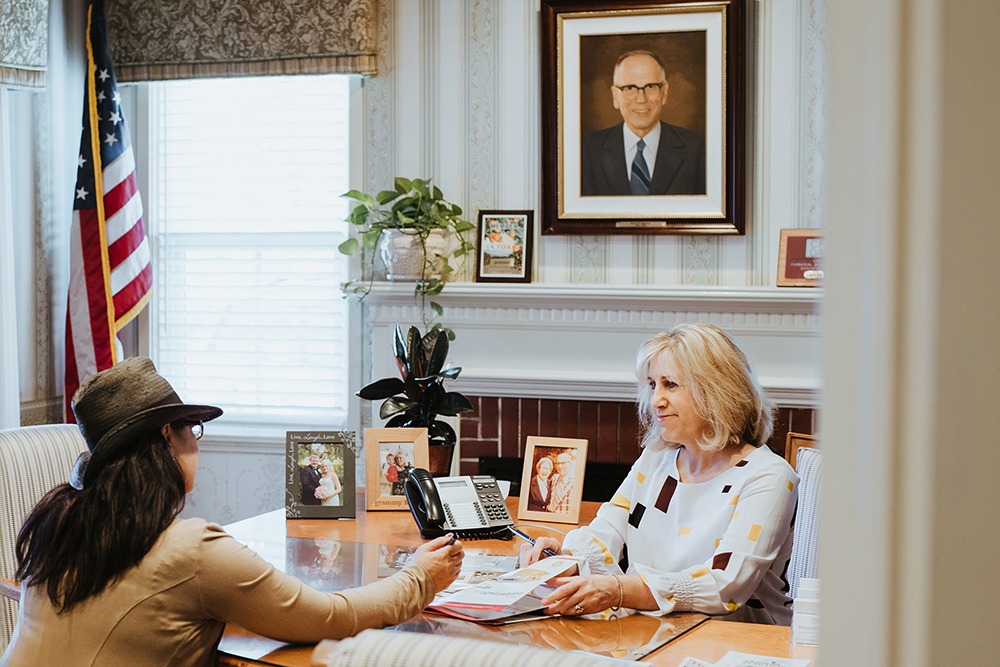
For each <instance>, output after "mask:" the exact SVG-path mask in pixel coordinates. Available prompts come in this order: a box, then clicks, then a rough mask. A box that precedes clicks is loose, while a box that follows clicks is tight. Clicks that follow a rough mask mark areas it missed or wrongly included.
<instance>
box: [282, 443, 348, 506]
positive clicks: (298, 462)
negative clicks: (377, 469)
mask: <svg viewBox="0 0 1000 667" xmlns="http://www.w3.org/2000/svg"><path fill="white" fill-rule="evenodd" d="M356 454H357V437H356V435H355V433H354V432H353V431H333V432H330V431H289V432H287V433H286V434H285V517H287V518H289V519H353V518H354V516H355V513H356V503H357V494H356V489H357V484H356V483H355V474H354V464H355V458H356Z"/></svg>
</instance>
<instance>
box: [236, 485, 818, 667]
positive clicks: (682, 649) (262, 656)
mask: <svg viewBox="0 0 1000 667" xmlns="http://www.w3.org/2000/svg"><path fill="white" fill-rule="evenodd" d="M516 505H517V499H516V498H512V499H509V500H508V506H509V507H510V508H511V515H512V516H514V515H516V512H517V507H516ZM357 507H359V508H361V507H364V502H363V498H359V501H358V504H357ZM598 507H599V503H588V502H585V503H583V507H582V510H581V513H580V522H581V523H588V522H590V520H591V519H593V517H594V514H596V512H597V508H598ZM544 525H547V526H550V527H552V528H554V529H556V530H559V531H563V532H565V531H566V530H568V529H570V528H572V526H570V525H568V524H544ZM226 530H228V531H229V533H230V534H231V535H233V536H234V537H235V538H236V539H238V540H240V541H241V542H244V543H245V544H247V545H248V546H250V548H252V549H253V550H254V551H256V552H257V553H259V554H260V555H261V556H263V557H264V558H266V559H267V560H269V561H271V562H274V563H283V562H284V561H285V558H286V538H290V537H291V538H312V539H313V540H331V541H338V542H342V543H345V544H347V543H353V544H352V546H358V547H359V548H361V549H364V550H366V551H365V556H364V563H363V566H362V568H361V569H362V570H365V569H366V567H368V566H372V567H373V565H372V563H371V558H370V556H371V555H372V554H375V555H377V554H378V553H379V552H378V549H379V547H378V546H377V545H384V544H386V545H396V546H402V547H412V546H419V545H420V544H422V543H423V540H422V539H421V538H420V534H419V532H418V531H417V528H416V524H415V523H414V522H413V517H412V516H411V515H410V513H409V512H402V511H380V512H365V511H364V510H361V509H359V510H358V516H357V519H355V520H346V519H340V520H336V519H329V520H317V519H297V520H289V521H286V520H285V517H284V510H276V511H274V512H269V513H267V514H262V515H260V516H257V517H254V518H252V519H247V520H244V521H239V522H237V523H234V524H231V525H229V526H227V527H226ZM525 530H526V532H528V533H529V534H530V535H532V536H540V535H543V534H545V533H546V532H548V531H546V530H544V529H541V528H531V527H529V528H526V529H525ZM550 534H551V533H550ZM520 545H521V542H520V540H512V541H503V540H484V541H466V542H465V547H466V551H467V553H483V554H486V553H488V554H510V555H514V554H517V553H518V551H519V549H520ZM355 558H356V560H355V563H358V562H360V561H361V558H360V556H358V555H357V554H356V555H355ZM347 574H348V575H349V576H355V575H356V573H353V572H351V573H347ZM372 579H373V575H372V573H371V572H362V574H361V575H360V576H357V577H356V578H355V579H354V580H352V581H346V582H345V586H351V585H361V584H363V583H366V582H367V581H370V580H372ZM418 618H425V619H431V622H438V623H440V622H442V617H438V616H430V615H427V616H421V617H418ZM703 618H704V617H703V616H702V615H700V614H672V615H670V616H667V617H665V618H664V623H665V625H661V623H660V621H657V620H656V619H652V618H650V617H645V616H636V617H630V618H629V619H620V621H625V623H615V624H614V625H615V627H614V628H612V627H611V626H612V624H611V622H609V621H588V620H581V619H569V618H561V619H551V620H546V621H534V622H529V623H521V624H517V625H515V626H507V627H506V628H504V627H499V628H493V627H488V626H480V625H478V624H475V623H466V622H464V621H454V622H455V623H457V624H459V625H460V626H461V627H462V633H463V635H465V636H468V635H469V634H473V635H475V636H482V637H483V638H484V639H491V638H495V637H496V633H503V632H519V633H523V632H529V633H530V632H532V626H535V627H536V628H538V630H537V632H538V633H539V635H544V637H540V638H539V639H540V640H539V641H538V642H537V643H538V645H541V646H549V647H553V648H568V647H572V646H574V644H573V641H574V640H575V638H577V637H579V636H580V633H581V631H582V629H583V628H586V629H587V634H588V635H594V634H595V633H594V630H595V629H597V628H598V626H597V625H596V624H606V625H605V626H601V627H602V628H606V629H607V634H608V639H607V646H606V647H605V648H608V647H610V648H612V649H613V648H614V647H615V646H616V643H617V645H621V646H628V647H630V648H635V647H636V646H638V645H641V643H642V642H643V641H644V640H645V639H647V638H648V637H647V635H649V634H650V633H653V632H660V633H663V632H664V631H665V632H667V633H668V634H669V633H671V632H676V633H677V634H681V635H682V636H680V637H679V638H677V639H675V640H673V641H670V643H668V644H667V645H666V646H664V647H663V648H661V649H659V650H657V651H655V652H653V653H652V654H650V655H649V656H647V657H646V658H644V659H643V662H648V663H651V664H653V665H657V666H659V667H673V666H675V665H677V664H679V663H680V662H681V661H682V660H683V659H684V658H685V657H687V656H694V657H698V658H702V659H704V660H711V661H712V662H715V661H716V660H718V659H719V658H721V657H722V656H723V655H725V653H726V652H727V651H730V650H739V651H744V652H746V653H759V654H762V655H772V656H777V657H806V658H814V657H815V650H814V649H810V648H807V647H792V646H790V645H789V642H788V637H789V629H788V628H785V627H773V626H760V625H752V624H747V623H730V622H725V621H712V620H710V621H707V622H702V620H703ZM448 620H451V619H448ZM698 623H701V625H698V626H697V627H695V628H694V629H693V630H689V629H688V628H689V627H690V626H691V625H696V624H698ZM587 624H590V625H589V626H588V625H587ZM652 626H656V627H655V628H654V627H652ZM671 626H676V629H673V628H672V627H671ZM491 635H492V637H491ZM592 640H594V641H598V642H600V641H601V640H600V638H592ZM323 644H324V645H325V646H326V647H330V646H332V645H333V644H334V642H324V643H323ZM563 644H565V646H564V645H563ZM314 649H315V647H314V646H312V645H288V644H285V643H282V642H278V641H274V640H271V639H267V638H264V637H260V636H259V635H255V634H252V633H249V632H247V631H245V630H243V629H242V628H239V627H234V626H232V625H230V626H227V628H226V632H225V634H224V636H223V638H222V643H221V644H220V646H219V658H218V664H219V665H225V666H227V667H249V666H251V665H273V666H275V667H303V666H306V665H309V664H310V662H311V657H312V655H313V652H314Z"/></svg>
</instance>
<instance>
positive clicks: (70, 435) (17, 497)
mask: <svg viewBox="0 0 1000 667" xmlns="http://www.w3.org/2000/svg"><path fill="white" fill-rule="evenodd" d="M86 448H87V445H86V443H85V442H84V441H83V436H81V435H80V430H79V429H78V428H77V427H76V425H75V424H47V425H44V426H25V427H23V428H14V429H8V430H5V431H0V578H2V579H8V580H13V579H14V570H15V569H16V568H17V561H16V560H15V558H14V543H15V541H16V540H17V533H18V531H19V530H20V529H21V524H22V523H24V519H25V517H27V516H28V513H29V512H30V511H31V508H32V507H34V506H35V504H36V503H37V502H38V501H39V500H41V498H42V496H44V495H45V494H46V493H48V492H49V491H50V490H51V489H52V488H54V487H56V486H58V485H59V484H64V483H66V482H67V481H68V480H69V473H70V470H71V469H72V468H73V463H75V462H76V457H77V456H78V455H79V454H80V452H82V451H83V450H85V449H86ZM8 592H9V586H8ZM16 620H17V604H16V603H15V602H14V601H13V600H11V599H10V596H9V595H3V596H0V653H2V652H3V650H4V649H5V648H7V644H8V643H10V637H11V632H12V631H13V629H14V622H15V621H16Z"/></svg>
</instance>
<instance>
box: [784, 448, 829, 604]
mask: <svg viewBox="0 0 1000 667" xmlns="http://www.w3.org/2000/svg"><path fill="white" fill-rule="evenodd" d="M822 462H823V458H822V452H820V450H818V449H813V448H811V447H800V448H799V450H798V452H797V456H796V464H797V465H796V470H795V471H796V472H797V473H798V474H799V506H798V509H796V511H795V530H794V534H793V537H792V557H791V560H790V561H789V563H788V585H789V588H790V593H791V596H792V598H793V599H794V598H795V597H796V596H797V595H798V592H799V579H801V578H803V577H805V578H807V579H818V578H819V568H818V560H819V486H820V477H821V472H822V470H821V468H822Z"/></svg>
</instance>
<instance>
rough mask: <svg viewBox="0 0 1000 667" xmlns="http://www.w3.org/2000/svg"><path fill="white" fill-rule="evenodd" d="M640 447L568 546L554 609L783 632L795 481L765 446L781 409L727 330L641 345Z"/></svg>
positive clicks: (699, 327)
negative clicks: (569, 571)
mask: <svg viewBox="0 0 1000 667" xmlns="http://www.w3.org/2000/svg"><path fill="white" fill-rule="evenodd" d="M636 375H637V377H638V380H639V416H640V419H641V421H642V423H643V426H644V427H645V429H646V431H645V437H644V440H643V451H642V454H641V455H640V456H639V459H638V460H637V461H636V462H635V464H634V465H633V466H632V470H631V471H630V472H629V474H628V477H627V478H626V479H625V481H624V482H623V483H622V485H621V486H620V487H619V488H618V491H617V492H616V493H615V495H614V497H613V498H612V499H611V501H610V502H607V503H605V504H604V505H602V506H601V508H600V510H598V513H597V516H596V518H595V519H594V521H593V522H591V524H590V525H589V526H586V527H584V528H579V529H577V530H574V531H571V532H570V533H569V534H568V535H567V536H566V538H565V540H564V541H563V543H562V544H560V543H559V541H558V540H556V539H554V538H551V537H542V538H539V539H538V540H537V541H536V543H535V546H534V547H533V548H528V547H529V546H530V545H525V546H526V548H525V549H524V552H523V554H522V560H523V561H524V564H526V565H527V564H530V563H532V562H535V561H536V560H537V559H538V558H540V557H542V553H541V552H542V549H546V548H549V549H553V550H555V551H557V552H558V551H559V550H560V549H561V550H562V552H563V553H572V554H574V555H577V556H582V557H583V558H584V562H583V565H582V566H581V572H580V573H579V574H578V575H576V576H571V577H563V578H561V579H558V580H556V584H557V586H558V588H557V589H556V590H555V591H553V592H552V593H551V594H550V595H548V596H547V597H546V598H545V599H544V600H543V602H544V604H546V605H547V608H548V611H550V612H551V613H560V614H570V615H580V614H590V613H595V612H601V611H604V610H606V609H611V610H613V611H617V610H618V609H620V608H623V607H624V608H628V609H635V610H640V611H643V612H646V613H650V614H654V615H659V614H667V613H669V612H671V611H699V612H702V613H705V614H716V615H723V614H728V615H730V617H731V618H732V619H733V620H742V621H753V622H759V623H772V624H782V625H788V624H789V623H790V622H791V611H792V607H791V602H792V601H791V599H790V598H789V597H788V595H787V590H788V585H787V583H786V582H785V579H784V572H785V569H786V567H787V564H788V559H789V557H790V555H791V549H792V531H791V524H792V518H793V514H794V512H795V501H796V497H797V494H796V489H797V487H798V477H797V476H796V475H795V472H794V471H793V470H792V468H791V467H790V466H789V465H788V463H787V462H786V461H785V460H784V459H783V458H781V457H780V456H777V455H776V454H774V453H773V452H771V450H770V449H768V447H767V444H766V443H767V441H768V438H770V436H771V429H772V407H771V403H770V401H769V400H768V399H767V397H766V396H765V395H764V392H763V390H762V389H761V386H760V383H759V382H758V380H757V377H756V375H755V374H754V372H753V369H752V368H751V367H750V363H749V361H747V358H746V356H745V355H744V354H743V352H742V351H741V350H740V349H739V348H738V347H737V346H736V344H735V343H734V342H733V341H732V340H731V339H730V338H729V336H727V335H726V333H725V332H723V331H722V330H721V329H719V328H718V327H715V326H712V325H708V324H684V325H679V326H677V327H675V328H673V329H671V330H670V331H667V332H664V333H662V334H659V335H657V336H654V337H653V338H651V339H649V340H648V341H646V343H645V344H643V345H642V347H641V348H640V349H639V353H638V358H637V360H636Z"/></svg>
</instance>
